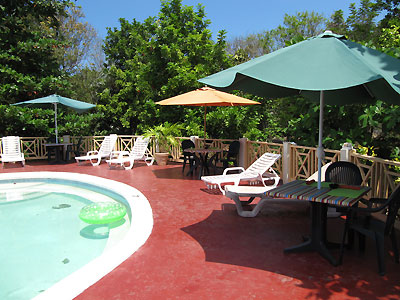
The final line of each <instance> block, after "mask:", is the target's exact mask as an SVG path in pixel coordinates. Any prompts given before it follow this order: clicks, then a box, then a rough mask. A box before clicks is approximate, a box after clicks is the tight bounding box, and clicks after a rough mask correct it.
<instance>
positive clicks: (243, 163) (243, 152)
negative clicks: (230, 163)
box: [239, 137, 247, 169]
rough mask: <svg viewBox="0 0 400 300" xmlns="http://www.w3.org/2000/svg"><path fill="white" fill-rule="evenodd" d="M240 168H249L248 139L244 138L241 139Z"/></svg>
mask: <svg viewBox="0 0 400 300" xmlns="http://www.w3.org/2000/svg"><path fill="white" fill-rule="evenodd" d="M239 143H240V148H239V167H243V168H245V169H246V168H247V138H245V137H242V138H240V139H239Z"/></svg>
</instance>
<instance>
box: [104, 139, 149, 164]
mask: <svg viewBox="0 0 400 300" xmlns="http://www.w3.org/2000/svg"><path fill="white" fill-rule="evenodd" d="M148 145H149V139H148V138H143V137H142V136H139V137H138V138H137V139H136V141H135V143H134V144H133V147H132V150H131V151H130V152H128V151H113V152H112V153H111V156H110V159H108V160H106V162H107V163H108V166H109V167H110V168H111V166H112V165H119V166H121V167H123V168H125V170H129V169H132V168H133V164H134V163H135V160H144V161H145V163H146V164H147V165H148V166H151V165H152V164H153V162H154V158H153V157H152V156H151V155H149V150H148V149H147V146H148ZM127 163H128V165H127Z"/></svg>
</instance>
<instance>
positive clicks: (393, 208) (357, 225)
mask: <svg viewBox="0 0 400 300" xmlns="http://www.w3.org/2000/svg"><path fill="white" fill-rule="evenodd" d="M369 203H370V204H369V207H366V208H362V207H354V208H351V210H350V212H349V214H348V215H347V218H346V224H345V229H344V233H343V240H342V245H341V248H340V258H339V262H340V263H341V262H342V260H343V252H344V241H345V239H346V234H347V232H349V230H353V231H355V232H357V233H358V236H359V249H360V252H364V251H365V237H366V236H368V237H370V238H372V239H373V240H374V241H375V244H376V251H377V256H378V268H379V274H380V275H381V276H383V275H385V272H386V268H385V247H384V244H385V243H384V242H385V237H390V239H391V241H392V248H393V253H394V258H395V261H396V263H399V249H398V245H397V240H396V232H395V231H396V230H395V228H394V222H395V220H396V217H397V214H398V211H399V208H400V185H398V186H397V188H396V189H395V190H394V191H393V192H392V194H391V195H390V197H389V198H387V199H381V198H371V199H370V200H369ZM373 205H374V206H373ZM378 212H382V213H386V221H385V222H383V221H381V220H378V219H376V218H374V217H373V216H371V214H372V213H378ZM355 213H356V214H357V216H356V217H355V216H354V214H355Z"/></svg>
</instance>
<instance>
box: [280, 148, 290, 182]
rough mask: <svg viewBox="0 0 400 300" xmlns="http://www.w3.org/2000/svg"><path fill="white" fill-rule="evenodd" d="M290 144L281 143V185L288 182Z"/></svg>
mask: <svg viewBox="0 0 400 300" xmlns="http://www.w3.org/2000/svg"><path fill="white" fill-rule="evenodd" d="M291 145H292V143H290V142H283V152H282V174H281V179H282V181H283V183H288V182H289V181H290V146H291Z"/></svg>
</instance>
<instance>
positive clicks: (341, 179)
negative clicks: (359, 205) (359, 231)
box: [323, 161, 365, 248]
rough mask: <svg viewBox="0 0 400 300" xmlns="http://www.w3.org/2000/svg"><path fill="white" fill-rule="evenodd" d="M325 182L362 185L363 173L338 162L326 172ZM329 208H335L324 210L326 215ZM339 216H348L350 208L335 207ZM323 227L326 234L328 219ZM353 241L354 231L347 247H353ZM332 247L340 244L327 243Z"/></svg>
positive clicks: (353, 166) (331, 165) (355, 167)
mask: <svg viewBox="0 0 400 300" xmlns="http://www.w3.org/2000/svg"><path fill="white" fill-rule="evenodd" d="M325 181H327V182H332V183H336V184H347V185H361V183H362V176H361V171H360V168H359V167H358V166H357V165H355V164H353V163H351V162H347V161H337V162H333V163H332V164H330V165H329V166H328V168H327V169H326V171H325ZM360 201H361V202H364V201H365V200H363V199H362V200H360ZM328 207H335V206H332V205H329V204H328V205H327V206H326V207H325V208H324V209H325V210H326V212H325V215H326V214H327V213H328ZM335 208H336V212H337V216H340V215H344V214H347V213H348V211H349V209H348V208H342V207H335ZM323 227H324V232H325V233H326V229H327V219H326V218H324V220H323ZM353 240H354V233H353V232H352V231H350V232H349V237H348V244H347V247H348V248H351V247H352V245H353ZM327 243H328V244H329V245H331V247H339V244H335V243H329V242H327Z"/></svg>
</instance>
